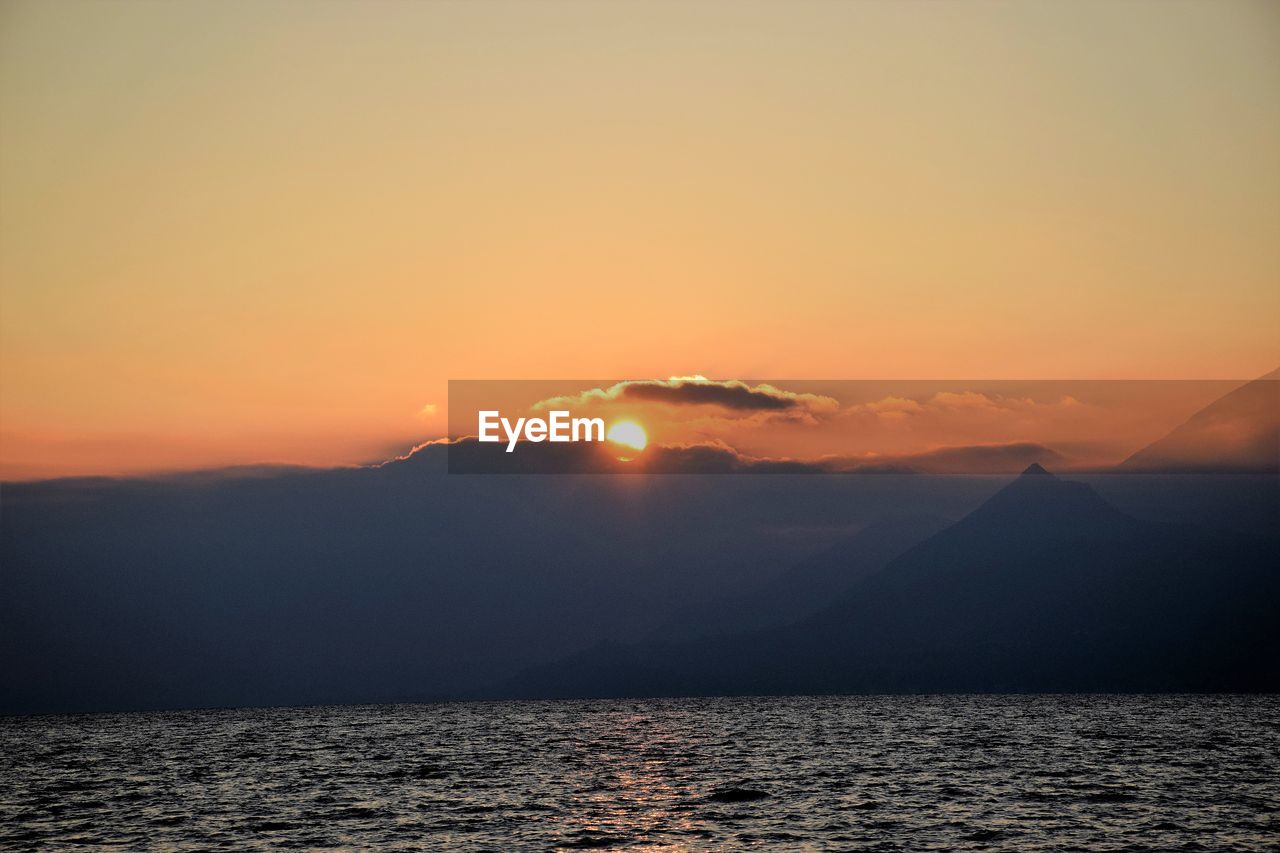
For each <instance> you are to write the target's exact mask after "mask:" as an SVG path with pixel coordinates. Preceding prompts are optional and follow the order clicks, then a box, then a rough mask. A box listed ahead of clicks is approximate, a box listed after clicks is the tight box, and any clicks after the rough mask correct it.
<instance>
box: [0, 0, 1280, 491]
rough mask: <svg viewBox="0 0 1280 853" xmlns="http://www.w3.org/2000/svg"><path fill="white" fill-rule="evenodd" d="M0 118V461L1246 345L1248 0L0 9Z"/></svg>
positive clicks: (319, 452)
mask: <svg viewBox="0 0 1280 853" xmlns="http://www.w3.org/2000/svg"><path fill="white" fill-rule="evenodd" d="M0 140H2V141H0V478H27V477H43V476H55V475H67V474H84V473H120V472H132V471H147V470H169V469H180V468H192V467H204V466H217V465H226V464H234V463H252V462H264V461H279V462H298V463H305V464H317V465H319V464H343V463H353V462H361V461H369V460H373V459H378V458H385V457H386V456H389V455H392V454H394V453H397V452H400V451H401V450H402V449H403V448H405V447H408V446H411V445H413V444H414V443H416V442H419V441H422V440H424V439H427V438H431V437H434V436H439V435H443V434H444V433H445V431H446V415H447V381H448V380H449V379H474V378H493V379H499V378H510V379H521V378H524V379H532V378H565V377H570V378H571V377H592V376H606V377H667V376H671V375H687V374H692V373H698V374H703V375H707V376H713V377H726V378H727V377H751V378H753V379H757V380H767V379H772V378H776V379H805V378H808V379H838V378H913V377H914V378H935V379H977V378H988V379H990V378H1020V379H1055V378H1058V379H1061V378H1143V379H1249V378H1253V377H1255V376H1258V375H1261V374H1264V373H1266V372H1268V371H1271V370H1273V369H1275V368H1276V367H1277V366H1280V243H1278V242H1277V235H1280V155H1278V153H1277V152H1280V4H1276V3H1274V2H1233V1H1232V0H1224V2H1177V0H1172V2H1164V0H1161V2H1120V3H1115V2H1105V3H1104V2H1097V3H1091V2H1072V3H1052V4H1051V3H1038V2H1031V1H1030V0H1029V1H1028V2H998V3H994V2H956V3H925V2H847V3H837V2H820V3H805V2H799V3H780V2H779V3H750V2H723V3H713V2H693V3H689V2H680V3H658V2H644V3H640V2H608V3H597V2H587V0H583V1H582V2H549V1H548V2H512V3H497V2H468V3H461V2H458V3H452V2H431V3H427V2H419V3H411V2H386V3H377V2H373V3H354V2H319V0H317V1H316V2H310V1H309V2H301V0H299V2H280V0H276V1H275V2H247V0H245V1H244V2H217V3H214V2H182V3H164V2H68V0H51V1H50V2H8V3H6V4H5V5H4V6H2V7H0Z"/></svg>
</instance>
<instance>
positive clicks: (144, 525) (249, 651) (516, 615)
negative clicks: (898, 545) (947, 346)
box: [0, 445, 998, 713]
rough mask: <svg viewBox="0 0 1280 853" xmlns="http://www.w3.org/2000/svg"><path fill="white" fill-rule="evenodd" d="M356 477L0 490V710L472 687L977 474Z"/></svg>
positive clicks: (749, 574) (942, 500)
mask: <svg viewBox="0 0 1280 853" xmlns="http://www.w3.org/2000/svg"><path fill="white" fill-rule="evenodd" d="M444 451H445V448H443V447H441V446H438V445H432V446H428V447H426V448H423V449H422V450H419V451H418V452H415V453H413V454H411V455H409V456H407V457H406V458H403V459H398V460H395V461H393V462H389V463H387V464H383V465H379V466H371V467H364V468H347V469H329V470H287V469H286V470H268V469H254V470H243V469H242V470H237V471H225V472H205V473H202V474H194V475H192V474H183V475H179V476H171V477H157V478H143V479H109V478H97V479H72V480H59V481H49V482H43V483H21V484H18V483H6V484H3V485H2V486H0V713H26V712H45V711H93V710H131V709H154V708H161V709H163V708H190V707H211V706H218V707H225V706H266V705H297V704H326V703H361V702H387V701H394V700H420V699H435V698H441V697H444V696H449V695H456V694H458V693H460V692H463V691H466V690H469V689H474V688H475V687H476V686H477V685H480V684H485V683H489V682H493V681H495V680H499V679H502V678H505V677H509V676H511V675H512V674H514V673H516V672H519V671H521V670H522V669H524V668H526V667H529V666H532V665H536V664H539V663H545V662H548V661H554V660H558V659H561V658H564V657H565V656H567V655H570V654H573V653H575V652H578V651H581V650H583V649H587V648H591V647H593V646H596V645H598V644H599V643H601V642H604V641H612V642H619V643H630V642H635V641H639V640H642V639H643V638H645V637H647V636H650V635H651V634H652V632H653V631H655V630H656V629H658V628H659V626H661V625H662V624H664V622H666V621H667V620H669V619H670V618H671V614H672V613H673V612H674V611H676V610H677V609H679V608H681V607H684V606H685V605H687V604H689V603H690V602H695V601H709V600H712V599H714V598H717V597H719V596H723V595H725V594H726V593H727V592H728V591H732V590H752V589H757V588H759V587H761V586H763V585H767V584H769V583H770V582H771V581H772V580H773V579H774V578H775V577H776V576H778V575H779V574H780V573H782V572H784V571H786V570H787V569H788V568H790V567H792V566H794V565H796V564H797V563H799V562H800V561H802V560H804V559H805V558H807V557H809V556H810V555H811V554H814V553H816V552H818V551H819V550H820V549H821V548H823V547H825V546H826V545H829V544H830V542H831V538H830V534H829V532H825V531H830V530H833V529H838V528H857V527H863V526H866V525H868V524H870V523H872V522H874V521H875V520H876V519H878V518H881V517H884V516H885V515H886V514H887V513H895V512H908V511H910V512H915V513H920V514H934V515H941V516H949V517H959V516H960V515H963V514H964V513H965V512H968V511H969V510H971V509H972V508H973V507H974V506H977V505H978V504H979V503H980V502H981V501H983V500H985V499H986V498H987V497H989V496H990V494H991V493H992V492H993V491H994V490H995V489H996V488H997V487H998V484H997V483H996V481H994V480H990V479H985V478H930V477H926V476H910V477H893V476H885V477H825V476H789V475H769V476H754V475H742V476H727V477H723V476H699V475H682V476H643V475H642V476H627V477H612V476H602V475H580V476H574V475H556V476H549V475H544V476H530V475H520V476H515V475H512V476H506V475H503V476H499V475H462V474H449V473H445V472H446V462H447V460H446V459H445V455H444Z"/></svg>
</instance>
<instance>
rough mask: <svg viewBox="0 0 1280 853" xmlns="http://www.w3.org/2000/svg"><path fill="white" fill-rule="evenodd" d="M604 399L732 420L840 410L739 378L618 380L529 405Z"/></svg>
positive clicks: (815, 397) (823, 400)
mask: <svg viewBox="0 0 1280 853" xmlns="http://www.w3.org/2000/svg"><path fill="white" fill-rule="evenodd" d="M609 403H655V404H659V405H664V406H673V407H683V406H710V407H713V408H716V409H718V410H720V411H721V412H722V417H725V416H727V417H732V418H741V417H751V416H756V415H765V416H780V417H783V418H803V419H812V418H816V417H817V416H819V415H825V414H829V413H833V412H835V411H837V410H839V408H840V404H839V402H837V401H836V400H835V399H833V398H831V397H825V396H822V395H819V394H801V393H796V392H793V391H784V390H782V389H781V388H777V387H775V386H773V385H769V384H767V383H761V384H759V385H748V384H747V383H746V382H743V381H741V380H739V379H727V380H717V379H707V378H705V377H702V376H673V377H671V378H670V379H644V380H630V381H625V382H617V383H614V384H613V385H610V386H609V387H608V388H593V389H591V390H589V391H583V392H581V393H579V394H574V395H568V396H561V397H551V398H549V399H546V400H542V401H540V402H538V403H536V404H535V405H534V409H551V408H583V407H588V406H592V405H600V404H609Z"/></svg>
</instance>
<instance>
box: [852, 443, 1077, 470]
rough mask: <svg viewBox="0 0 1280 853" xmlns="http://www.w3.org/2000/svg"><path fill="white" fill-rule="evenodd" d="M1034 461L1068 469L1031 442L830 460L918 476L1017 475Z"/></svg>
mask: <svg viewBox="0 0 1280 853" xmlns="http://www.w3.org/2000/svg"><path fill="white" fill-rule="evenodd" d="M1033 462H1038V463H1040V464H1041V465H1044V466H1045V467H1047V468H1054V469H1062V468H1065V467H1068V466H1069V464H1070V460H1068V459H1067V457H1066V456H1064V455H1063V454H1061V453H1059V452H1058V451H1056V450H1054V449H1053V448H1051V447H1046V446H1045V445H1043V444H1037V443H1036V442H1031V441H1012V442H1006V443H1000V444H969V445H959V446H955V447H937V448H934V449H932V450H926V451H924V452H922V453H907V454H899V455H891V456H872V457H861V458H858V457H855V458H852V459H845V460H835V459H833V460H830V461H829V465H830V466H831V467H832V469H833V470H836V471H843V472H846V473H864V472H871V471H877V470H884V471H912V472H916V473H920V474H1016V473H1018V472H1019V471H1022V470H1024V469H1025V468H1026V467H1027V466H1028V465H1030V464H1031V463H1033Z"/></svg>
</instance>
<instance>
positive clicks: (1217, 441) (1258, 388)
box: [1119, 369, 1280, 474]
mask: <svg viewBox="0 0 1280 853" xmlns="http://www.w3.org/2000/svg"><path fill="white" fill-rule="evenodd" d="M1119 470H1121V471H1132V472H1137V471H1143V472H1168V473H1260V474H1261V473H1267V474H1269V473H1278V472H1280V369H1278V370H1273V371H1272V372H1270V373H1268V374H1267V375H1266V376H1262V377H1260V378H1258V379H1255V380H1253V381H1252V382H1248V383H1246V384H1244V385H1242V386H1240V387H1239V388H1237V389H1236V390H1234V391H1232V392H1231V393H1230V394H1227V395H1226V396H1224V397H1222V398H1220V399H1218V400H1216V401H1215V402H1213V403H1211V404H1210V405H1208V406H1206V407H1205V408H1203V409H1201V410H1200V411H1198V412H1196V413H1195V414H1194V415H1192V416H1191V417H1190V418H1188V419H1187V421H1186V422H1185V423H1183V424H1182V425H1180V426H1178V427H1177V428H1176V429H1174V430H1173V431H1172V432H1170V433H1169V434H1168V435H1166V436H1165V437H1164V438H1162V439H1160V440H1159V441H1156V442H1153V443H1152V444H1149V445H1147V446H1146V447H1144V448H1143V449H1142V450H1139V451H1138V452H1137V453H1135V454H1133V455H1132V456H1130V457H1129V458H1128V459H1126V460H1124V462H1121V463H1120V465H1119Z"/></svg>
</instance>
